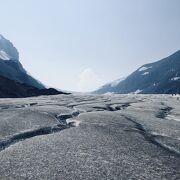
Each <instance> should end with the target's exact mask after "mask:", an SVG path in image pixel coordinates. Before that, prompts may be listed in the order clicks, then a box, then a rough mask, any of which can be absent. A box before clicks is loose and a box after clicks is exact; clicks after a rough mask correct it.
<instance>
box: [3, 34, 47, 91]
mask: <svg viewBox="0 0 180 180" xmlns="http://www.w3.org/2000/svg"><path fill="white" fill-rule="evenodd" d="M0 76H3V77H6V78H8V79H11V80H14V81H17V82H20V83H26V84H27V85H30V86H34V87H36V88H39V89H43V88H45V87H44V85H43V84H42V83H40V82H39V81H37V80H36V79H34V78H33V77H31V76H30V75H29V74H28V73H27V72H26V70H25V69H24V68H23V66H22V64H21V63H20V61H19V52H18V50H17V49H16V48H15V47H14V46H13V44H12V43H11V42H10V41H9V40H7V39H5V38H4V37H3V36H2V35H0Z"/></svg>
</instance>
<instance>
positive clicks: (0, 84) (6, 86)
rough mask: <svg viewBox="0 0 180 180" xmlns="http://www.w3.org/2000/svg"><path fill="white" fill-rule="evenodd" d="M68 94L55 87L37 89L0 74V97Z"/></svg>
mask: <svg viewBox="0 0 180 180" xmlns="http://www.w3.org/2000/svg"><path fill="white" fill-rule="evenodd" d="M57 94H68V93H64V92H61V91H57V90H56V89H53V88H49V89H38V88H36V87H33V86H29V85H27V84H21V83H19V82H16V81H13V80H10V79H8V78H5V77H3V76H0V98H22V97H32V96H40V95H57Z"/></svg>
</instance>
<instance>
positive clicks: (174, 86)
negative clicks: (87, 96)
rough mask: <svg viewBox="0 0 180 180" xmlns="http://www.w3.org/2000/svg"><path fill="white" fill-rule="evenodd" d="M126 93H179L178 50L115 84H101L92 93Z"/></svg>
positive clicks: (179, 70)
mask: <svg viewBox="0 0 180 180" xmlns="http://www.w3.org/2000/svg"><path fill="white" fill-rule="evenodd" d="M107 92H113V93H120V94H127V93H136V94H170V93H180V51H177V52H176V53H174V54H172V55H171V56H169V57H167V58H164V59H162V60H160V61H157V62H154V63H149V64H145V65H143V66H141V67H140V68H138V69H137V70H136V71H135V72H133V73H132V74H130V75H129V76H128V77H127V78H126V79H124V80H122V81H120V82H119V83H117V84H116V85H112V83H109V84H106V85H104V86H102V87H101V88H100V89H98V90H97V91H95V92H93V93H97V94H103V93H107Z"/></svg>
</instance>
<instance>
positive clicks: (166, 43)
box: [0, 0, 180, 91]
mask: <svg viewBox="0 0 180 180" xmlns="http://www.w3.org/2000/svg"><path fill="white" fill-rule="evenodd" d="M0 5H1V16H0V23H1V28H0V29H1V31H0V33H1V34H3V35H4V36H5V37H6V38H7V39H9V40H11V41H12V42H13V43H14V45H15V46H16V47H17V48H18V50H19V52H20V57H21V59H20V61H21V62H22V64H23V65H24V67H25V68H26V69H27V71H28V72H29V73H30V74H32V75H33V76H34V77H36V78H37V79H39V80H40V81H41V82H43V83H45V84H46V85H49V86H53V87H56V88H60V89H67V90H75V91H90V90H94V89H96V88H97V87H98V86H100V85H102V84H104V83H106V82H109V81H112V80H115V79H118V78H121V77H123V76H126V75H128V74H129V73H131V72H132V71H134V70H135V69H136V68H138V67H139V66H141V65H142V64H145V63H149V62H152V61H156V60H159V59H161V58H163V57H166V56H168V55H170V54H171V53H173V52H175V51H177V50H179V49H180V10H179V8H180V1H179V0H173V1H172V0H0Z"/></svg>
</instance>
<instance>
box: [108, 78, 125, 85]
mask: <svg viewBox="0 0 180 180" xmlns="http://www.w3.org/2000/svg"><path fill="white" fill-rule="evenodd" d="M125 79H126V78H125V77H124V78H120V79H117V80H115V81H113V82H112V83H111V84H110V85H111V87H116V86H117V85H118V84H119V83H120V82H122V81H124V80H125Z"/></svg>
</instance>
